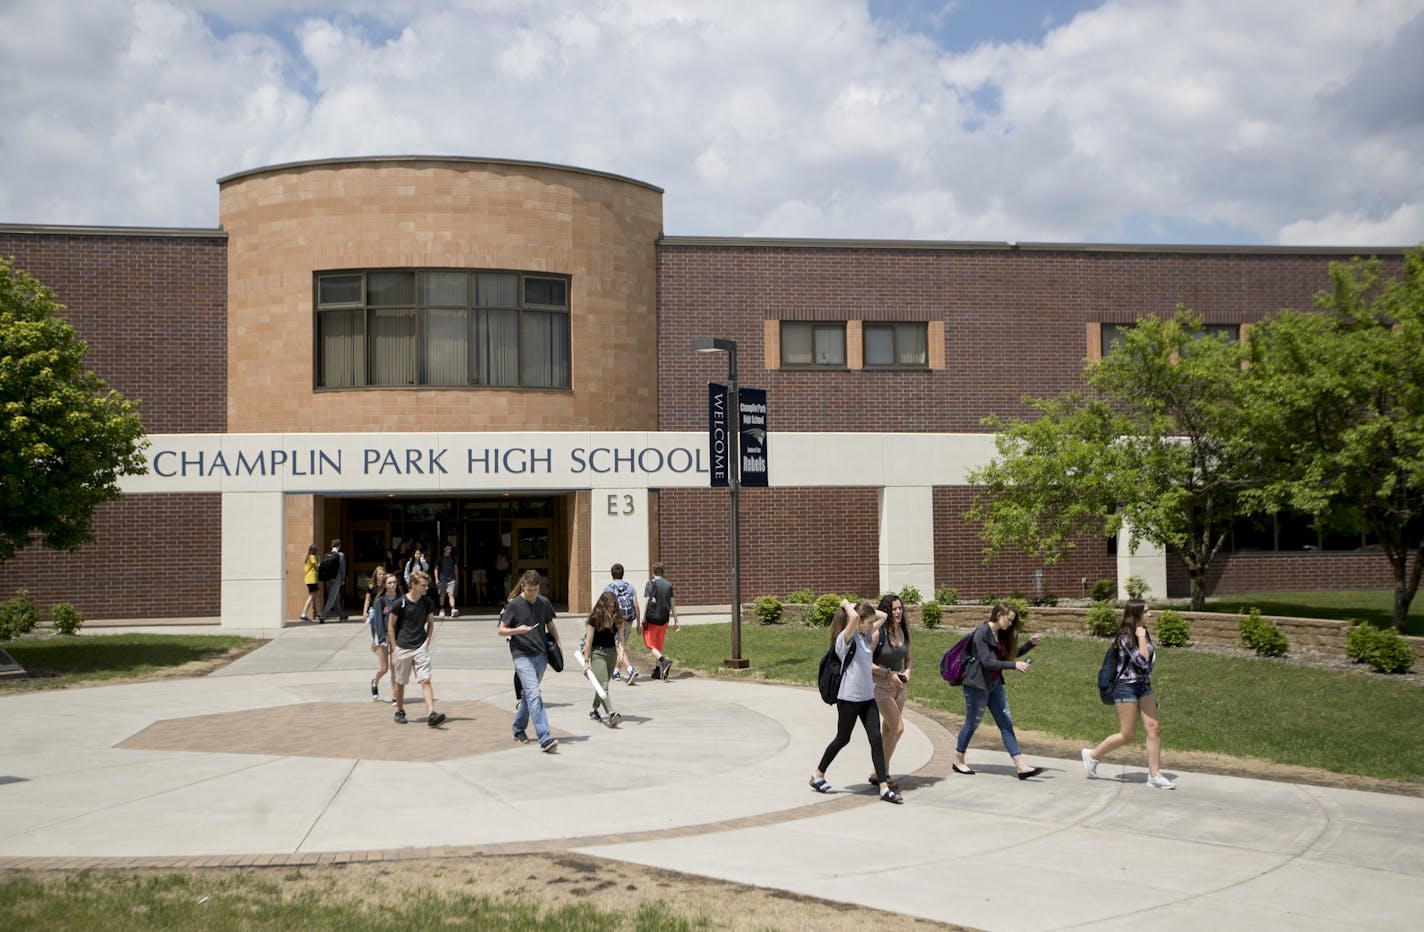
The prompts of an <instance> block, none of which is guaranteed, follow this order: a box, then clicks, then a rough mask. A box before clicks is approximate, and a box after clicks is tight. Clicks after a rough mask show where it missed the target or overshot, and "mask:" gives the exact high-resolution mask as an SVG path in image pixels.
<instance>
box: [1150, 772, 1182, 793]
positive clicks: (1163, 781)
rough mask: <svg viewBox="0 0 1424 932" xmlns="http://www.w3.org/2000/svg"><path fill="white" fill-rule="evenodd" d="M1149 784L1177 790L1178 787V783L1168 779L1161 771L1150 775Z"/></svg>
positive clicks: (1160, 788) (1163, 788) (1162, 788)
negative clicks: (1153, 775)
mask: <svg viewBox="0 0 1424 932" xmlns="http://www.w3.org/2000/svg"><path fill="white" fill-rule="evenodd" d="M1147 785H1148V786H1152V787H1156V788H1157V789H1159V790H1175V789H1176V788H1177V785H1176V784H1175V783H1173V782H1172V781H1171V780H1168V779H1167V778H1166V777H1164V776H1162V775H1161V774H1160V773H1159V774H1158V775H1157V776H1155V777H1148V778H1147Z"/></svg>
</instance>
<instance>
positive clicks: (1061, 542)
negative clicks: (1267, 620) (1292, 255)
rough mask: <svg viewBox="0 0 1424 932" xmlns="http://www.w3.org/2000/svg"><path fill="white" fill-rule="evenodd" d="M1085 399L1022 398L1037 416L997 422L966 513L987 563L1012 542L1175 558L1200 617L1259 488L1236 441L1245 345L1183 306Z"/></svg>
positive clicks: (1037, 550)
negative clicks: (1108, 538)
mask: <svg viewBox="0 0 1424 932" xmlns="http://www.w3.org/2000/svg"><path fill="white" fill-rule="evenodd" d="M1086 377H1087V382H1088V392H1087V393H1086V394H1076V393H1074V394H1067V395H1062V396H1059V397H1056V398H1050V399H1035V398H1026V399H1024V402H1025V403H1026V404H1027V405H1029V406H1030V407H1031V408H1033V409H1034V410H1035V411H1036V412H1037V414H1038V416H1037V417H1034V418H1031V419H1024V420H1014V421H1011V422H1009V423H1007V424H1006V423H1003V422H1002V421H1000V420H999V419H997V418H988V419H986V420H985V422H984V423H985V425H986V426H988V427H991V428H993V429H995V430H997V431H999V433H998V435H997V437H996V438H995V449H996V452H997V455H996V456H995V458H994V459H993V460H991V461H990V463H989V464H988V465H987V466H985V467H983V468H982V469H978V470H974V471H973V472H971V473H970V476H969V479H970V481H971V482H974V483H976V484H979V485H982V486H983V487H984V489H983V491H981V492H980V493H979V494H978V495H977V496H976V497H975V500H974V504H973V506H972V507H971V508H970V510H969V512H968V514H967V517H968V518H969V519H971V520H974V521H979V522H982V525H983V527H982V528H981V531H980V534H981V536H982V537H983V538H984V539H985V540H986V541H987V542H988V544H989V546H988V547H987V548H986V551H985V552H986V554H987V556H988V558H990V559H992V557H993V555H994V554H996V553H997V552H998V551H999V550H1001V549H1002V548H1003V547H1005V546H1007V545H1013V546H1016V547H1018V548H1019V549H1021V550H1024V551H1026V552H1028V553H1030V554H1032V555H1034V556H1036V557H1038V558H1039V559H1041V560H1043V561H1044V562H1046V563H1053V562H1054V561H1056V560H1057V559H1059V557H1061V556H1062V555H1063V553H1064V552H1066V551H1067V550H1068V549H1070V548H1071V547H1072V546H1073V540H1074V538H1076V537H1082V536H1084V535H1087V534H1096V533H1106V534H1116V533H1117V532H1118V531H1119V530H1120V529H1121V528H1122V527H1123V525H1124V523H1126V525H1127V527H1128V530H1129V534H1130V538H1131V541H1132V543H1133V545H1134V546H1135V545H1136V544H1137V543H1138V542H1140V541H1144V540H1145V541H1150V542H1152V543H1154V544H1157V545H1158V546H1162V547H1166V548H1169V549H1171V550H1173V551H1175V552H1177V553H1178V554H1180V555H1181V557H1182V560H1183V562H1184V563H1185V564H1186V567H1187V573H1188V575H1189V576H1190V578H1191V597H1192V608H1193V609H1197V610H1199V609H1201V608H1202V606H1203V605H1204V604H1205V601H1206V575H1207V570H1208V568H1209V567H1210V566H1211V561H1212V559H1213V558H1214V557H1215V556H1216V554H1217V553H1218V552H1219V551H1220V550H1221V546H1222V544H1223V543H1224V542H1225V541H1226V538H1227V535H1228V534H1229V532H1230V530H1231V526H1232V524H1233V523H1234V522H1235V521H1236V520H1237V519H1238V518H1239V517H1240V516H1241V515H1242V514H1243V511H1242V509H1243V507H1244V506H1243V499H1242V493H1243V492H1244V491H1245V490H1246V489H1248V488H1249V487H1250V485H1251V483H1252V481H1253V479H1252V476H1251V474H1250V472H1249V469H1248V468H1247V466H1248V463H1246V462H1243V460H1242V458H1241V455H1240V450H1239V448H1238V446H1237V444H1235V443H1234V442H1233V441H1234V437H1235V431H1237V430H1238V429H1239V417H1238V412H1237V404H1238V402H1237V393H1238V390H1239V387H1240V383H1241V380H1242V370H1241V347H1240V346H1239V345H1238V344H1237V343H1236V342H1235V341H1233V340H1230V339H1229V338H1228V337H1226V336H1224V335H1219V334H1208V333H1206V332H1205V330H1204V329H1203V327H1202V323H1201V320H1200V319H1199V318H1198V317H1196V316H1195V315H1194V314H1192V313H1191V312H1190V311H1187V310H1186V309H1185V308H1182V307H1178V308H1177V312H1176V313H1175V314H1174V315H1173V316H1172V317H1171V318H1169V319H1166V320H1162V319H1159V318H1157V317H1151V316H1147V317H1141V318H1139V319H1138V320H1137V322H1136V324H1135V325H1134V326H1133V327H1132V328H1130V329H1129V330H1128V331H1127V333H1126V334H1125V335H1124V336H1123V337H1122V338H1121V339H1120V340H1117V341H1114V344H1113V347H1112V349H1111V350H1110V351H1109V352H1108V353H1107V355H1105V356H1104V357H1103V359H1102V360H1101V361H1099V362H1097V363H1095V364H1091V365H1090V366H1089V367H1088V370H1087V373H1086Z"/></svg>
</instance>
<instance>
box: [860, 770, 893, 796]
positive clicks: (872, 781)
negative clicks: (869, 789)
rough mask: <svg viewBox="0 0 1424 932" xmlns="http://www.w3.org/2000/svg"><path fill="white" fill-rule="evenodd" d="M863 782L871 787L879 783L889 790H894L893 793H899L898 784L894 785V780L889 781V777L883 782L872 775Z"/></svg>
mask: <svg viewBox="0 0 1424 932" xmlns="http://www.w3.org/2000/svg"><path fill="white" fill-rule="evenodd" d="M865 782H866V783H869V784H870V785H871V786H879V785H880V784H881V783H884V784H885V785H886V786H888V787H890V789H892V790H894V791H895V792H897V793H898V792H900V784H898V783H896V782H895V781H894V780H891V779H890V778H889V777H886V778H885V779H884V780H881V779H880V778H879V777H877V776H876V775H875V774H873V773H872V774H871V775H870V776H868V777H866V778H865Z"/></svg>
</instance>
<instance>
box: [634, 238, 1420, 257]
mask: <svg viewBox="0 0 1424 932" xmlns="http://www.w3.org/2000/svg"><path fill="white" fill-rule="evenodd" d="M658 245H660V246H671V247H677V246H723V247H728V248H746V249H761V248H767V247H780V248H784V249H883V250H897V249H898V250H906V249H913V250H928V251H939V252H952V251H977V252H985V251H999V252H1012V251H1020V252H1118V253H1216V254H1221V255H1287V256H1288V255H1299V256H1320V255H1338V256H1397V255H1403V254H1404V251H1405V249H1406V248H1407V247H1404V246H1231V245H1197V244H1184V245H1170V244H1162V243H1009V242H998V241H984V242H976V241H970V240H907V239H820V238H816V239H812V238H806V237H775V236H663V237H662V238H660V239H659V240H658Z"/></svg>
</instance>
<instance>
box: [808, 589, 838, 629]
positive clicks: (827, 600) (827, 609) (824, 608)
mask: <svg viewBox="0 0 1424 932" xmlns="http://www.w3.org/2000/svg"><path fill="white" fill-rule="evenodd" d="M840 607H841V597H840V596H838V595H836V594H835V593H834V592H827V593H826V594H825V595H823V596H821V597H820V598H818V599H816V601H814V602H812V603H811V607H810V608H808V609H806V613H805V614H804V615H802V616H801V617H802V619H803V620H804V621H805V622H806V624H808V625H811V626H813V627H816V628H825V627H827V626H829V625H830V623H831V618H833V617H834V616H835V614H836V609H838V608H840Z"/></svg>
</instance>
